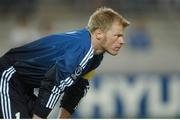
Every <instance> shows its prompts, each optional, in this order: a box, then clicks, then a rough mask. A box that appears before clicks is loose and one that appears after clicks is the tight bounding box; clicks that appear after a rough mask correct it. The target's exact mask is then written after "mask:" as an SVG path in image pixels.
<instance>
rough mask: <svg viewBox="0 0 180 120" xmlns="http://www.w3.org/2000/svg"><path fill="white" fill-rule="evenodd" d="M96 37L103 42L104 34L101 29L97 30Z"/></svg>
mask: <svg viewBox="0 0 180 120" xmlns="http://www.w3.org/2000/svg"><path fill="white" fill-rule="evenodd" d="M95 35H96V39H97V40H101V39H102V38H104V32H103V31H102V30H101V29H96V30H95Z"/></svg>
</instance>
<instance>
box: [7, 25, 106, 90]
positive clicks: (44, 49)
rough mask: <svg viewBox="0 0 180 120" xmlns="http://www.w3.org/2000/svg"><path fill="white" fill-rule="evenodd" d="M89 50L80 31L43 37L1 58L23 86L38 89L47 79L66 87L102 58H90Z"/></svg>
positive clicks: (86, 35) (87, 36)
mask: <svg viewBox="0 0 180 120" xmlns="http://www.w3.org/2000/svg"><path fill="white" fill-rule="evenodd" d="M93 51H94V50H93V46H92V43H91V37H90V33H89V31H88V30H87V29H86V28H84V29H81V30H77V31H72V32H67V33H61V34H53V35H49V36H46V37H43V38H41V39H39V40H36V41H34V42H32V43H29V44H27V45H24V46H22V47H18V48H14V49H11V50H10V51H9V52H7V53H6V54H5V56H6V57H7V58H8V59H10V61H11V62H12V63H13V66H14V67H15V69H16V71H17V73H18V74H19V75H20V76H21V77H22V78H23V79H24V80H25V82H26V83H30V84H32V85H35V86H37V87H38V86H39V85H40V82H41V80H43V79H49V80H52V81H54V82H55V83H56V85H60V84H65V85H67V86H69V85H71V84H72V83H73V82H74V81H75V80H77V79H78V78H79V77H80V76H82V75H83V74H86V73H87V72H89V71H91V70H93V69H95V68H96V67H97V66H98V65H99V64H100V62H101V60H102V58H103V55H98V56H94V52H93ZM93 56H94V57H93ZM92 58H93V59H92ZM86 66H87V67H86Z"/></svg>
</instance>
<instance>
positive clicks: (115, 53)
mask: <svg viewBox="0 0 180 120" xmlns="http://www.w3.org/2000/svg"><path fill="white" fill-rule="evenodd" d="M108 53H109V54H110V55H112V56H116V55H117V54H118V51H117V52H116V51H113V52H108Z"/></svg>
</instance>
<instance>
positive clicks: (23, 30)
mask: <svg viewBox="0 0 180 120" xmlns="http://www.w3.org/2000/svg"><path fill="white" fill-rule="evenodd" d="M100 6H107V7H112V8H113V9H115V10H117V11H119V12H120V13H121V14H122V15H123V16H125V17H126V18H127V19H129V20H130V21H131V25H130V27H129V28H128V29H127V30H126V35H125V39H126V44H125V45H124V47H123V48H122V50H121V52H120V53H119V55H118V56H116V57H112V56H110V55H105V59H104V61H103V62H102V65H101V66H100V67H99V68H98V69H97V74H96V75H95V77H94V78H93V80H92V81H91V88H90V91H89V93H88V94H87V96H86V98H84V99H83V100H82V101H81V103H80V105H79V107H78V109H77V111H76V112H75V113H74V114H73V118H180V14H179V13H180V1H179V0H0V28H1V29H0V55H3V54H4V53H5V52H6V51H7V50H8V49H9V48H11V47H16V46H19V45H22V44H24V43H27V42H29V41H32V40H35V39H38V38H39V37H41V36H44V35H48V34H50V33H60V32H65V31H71V30H74V29H79V28H82V27H85V26H86V24H87V21H88V18H89V16H90V15H91V14H92V12H93V11H94V10H95V9H96V8H97V7H100ZM58 105H59V103H58V104H57V106H56V108H55V109H54V110H53V111H52V113H51V114H50V115H49V118H56V116H57V114H58Z"/></svg>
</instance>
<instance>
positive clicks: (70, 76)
mask: <svg viewBox="0 0 180 120" xmlns="http://www.w3.org/2000/svg"><path fill="white" fill-rule="evenodd" d="M128 24H129V22H128V21H127V20H126V19H125V18H123V17H122V16H121V15H120V14H119V13H117V12H115V11H114V10H112V9H110V8H106V7H103V8H99V9H98V10H96V11H95V12H94V13H93V14H92V15H91V16H90V19H89V22H88V25H87V27H86V28H82V29H80V30H76V31H71V32H66V33H61V34H52V35H49V36H46V37H43V38H40V39H38V40H36V41H34V42H31V43H29V44H26V45H23V46H21V47H17V48H13V49H10V50H9V51H8V52H7V53H5V54H4V55H3V56H2V57H1V58H0V77H1V80H0V99H1V104H0V117H1V118H8V119H10V118H47V116H48V114H49V113H50V111H51V110H52V109H53V107H54V106H55V104H56V102H57V101H58V99H59V97H60V95H61V94H62V93H63V92H64V96H63V98H62V101H61V107H63V110H62V114H61V116H60V117H64V118H67V117H69V116H70V115H71V114H72V113H73V111H74V108H75V107H76V106H77V104H78V103H79V101H80V99H81V98H82V97H83V96H84V94H85V91H84V90H86V89H87V87H88V81H87V80H88V79H90V77H89V76H92V75H89V74H92V72H93V71H94V70H95V69H96V68H97V67H98V66H99V64H100V62H101V60H102V59H103V54H104V53H105V52H107V53H109V54H111V55H114V56H115V55H117V54H118V51H119V49H120V48H121V47H122V45H123V44H124V40H123V30H124V28H125V27H126V26H128ZM84 81H86V82H84ZM34 88H39V93H38V95H37V96H35V95H34V93H33V92H34ZM66 113H67V114H66Z"/></svg>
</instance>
